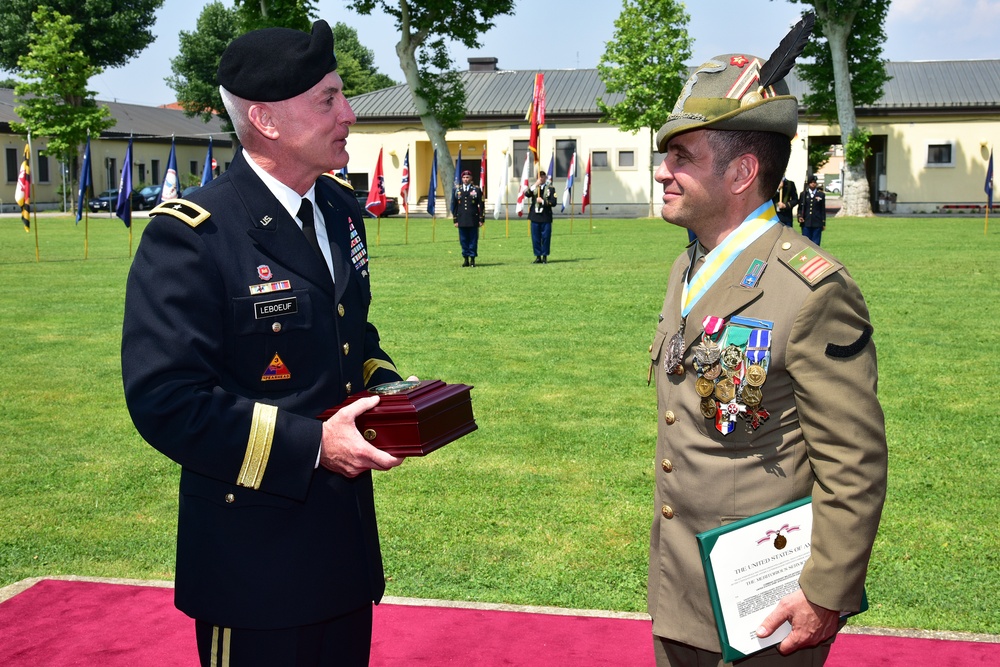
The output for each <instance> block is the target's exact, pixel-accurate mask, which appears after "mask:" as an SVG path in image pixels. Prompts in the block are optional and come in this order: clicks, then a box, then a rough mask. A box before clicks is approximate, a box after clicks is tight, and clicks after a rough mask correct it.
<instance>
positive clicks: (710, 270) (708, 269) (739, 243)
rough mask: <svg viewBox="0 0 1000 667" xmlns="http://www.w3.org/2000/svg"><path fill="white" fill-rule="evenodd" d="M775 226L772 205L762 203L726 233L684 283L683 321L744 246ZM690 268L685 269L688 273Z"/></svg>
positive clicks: (682, 298) (745, 247)
mask: <svg viewBox="0 0 1000 667" xmlns="http://www.w3.org/2000/svg"><path fill="white" fill-rule="evenodd" d="M777 223H778V214H777V213H776V212H775V210H774V204H773V203H771V202H770V201H767V202H764V203H763V204H761V205H760V207H759V208H757V210H755V211H754V212H753V213H751V214H750V215H749V216H747V219H746V220H744V221H743V222H742V223H740V226H739V227H737V228H736V229H734V230H733V231H732V232H730V233H729V236H727V237H726V238H725V239H724V240H723V241H722V243H720V244H719V245H718V246H717V247H715V248H714V249H713V250H712V251H711V252H710V253H708V254H707V255H706V256H705V265H704V266H703V267H701V269H699V271H698V273H697V275H696V276H695V278H694V280H692V281H691V282H690V283H688V282H687V281H684V289H683V291H682V292H681V317H682V318H686V317H687V316H688V314H689V313H690V312H691V309H692V308H694V306H695V304H696V303H698V301H699V300H700V299H701V297H703V296H705V292H707V291H708V290H709V289H710V288H711V287H712V285H714V284H715V283H716V281H717V280H718V279H719V277H720V276H722V274H723V273H725V271H726V269H728V268H729V266H730V265H731V264H732V263H733V262H734V261H736V258H737V257H739V256H740V253H742V252H743V251H744V250H746V249H747V247H748V246H749V245H750V244H751V243H753V242H754V241H756V240H757V239H759V238H760V237H761V236H763V235H764V232H766V231H767V230H769V229H770V228H771V227H773V226H774V225H776V224H777ZM690 270H691V269H690V268H688V271H690Z"/></svg>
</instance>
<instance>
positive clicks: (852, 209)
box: [816, 3, 872, 217]
mask: <svg viewBox="0 0 1000 667" xmlns="http://www.w3.org/2000/svg"><path fill="white" fill-rule="evenodd" d="M821 4H822V3H816V13H817V15H818V16H819V18H820V19H821V20H822V21H823V33H824V34H825V35H826V40H827V44H828V45H829V47H830V60H831V62H832V63H833V79H834V94H835V96H836V98H837V120H838V122H839V123H840V142H841V144H842V145H843V146H844V148H845V150H846V148H847V144H848V142H849V141H850V138H851V136H852V135H853V134H854V132H855V131H856V130H857V129H858V119H857V116H856V115H855V113H854V95H853V94H852V93H851V70H850V64H849V63H848V60H847V37H848V35H850V34H851V26H852V25H853V24H854V16H855V15H856V11H845V12H844V13H843V14H841V15H839V16H830V10H829V9H826V8H822V9H821V7H820V5H821ZM841 193H842V200H841V201H842V205H841V208H840V212H839V213H838V214H837V215H838V216H854V217H871V215H872V206H871V199H870V194H869V190H868V178H867V176H866V174H865V164H864V161H863V160H862V162H861V164H857V165H854V164H845V167H844V180H843V183H841Z"/></svg>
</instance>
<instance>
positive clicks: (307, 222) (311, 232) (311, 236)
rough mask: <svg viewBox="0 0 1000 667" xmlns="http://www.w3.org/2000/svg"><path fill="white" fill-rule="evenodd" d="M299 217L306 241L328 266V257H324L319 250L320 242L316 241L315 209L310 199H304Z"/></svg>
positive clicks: (300, 206)
mask: <svg viewBox="0 0 1000 667" xmlns="http://www.w3.org/2000/svg"><path fill="white" fill-rule="evenodd" d="M297 217H298V219H299V220H301V221H302V233H303V234H305V237H306V241H308V242H309V245H311V246H312V249H313V250H315V251H316V254H317V255H319V258H320V259H321V260H323V264H326V257H324V256H323V252H322V251H321V250H320V249H319V241H318V240H317V239H316V223H315V221H314V220H313V207H312V203H311V202H310V201H309V200H308V199H305V198H303V199H302V204H300V205H299V213H298V216H297Z"/></svg>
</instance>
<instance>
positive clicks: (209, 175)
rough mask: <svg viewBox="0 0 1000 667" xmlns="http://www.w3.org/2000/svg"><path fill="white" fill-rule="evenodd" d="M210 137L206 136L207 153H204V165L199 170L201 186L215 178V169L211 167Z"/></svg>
mask: <svg viewBox="0 0 1000 667" xmlns="http://www.w3.org/2000/svg"><path fill="white" fill-rule="evenodd" d="M212 162H213V160H212V137H209V138H208V153H206V154H205V167H204V169H202V170H201V187H205V186H206V185H208V183H209V181H211V180H212V179H213V178H215V171H214V170H213V169H212Z"/></svg>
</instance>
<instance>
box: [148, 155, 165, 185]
mask: <svg viewBox="0 0 1000 667" xmlns="http://www.w3.org/2000/svg"><path fill="white" fill-rule="evenodd" d="M149 167H150V170H151V171H152V172H153V185H159V184H160V181H162V180H163V179H161V178H160V161H159V160H150V161H149Z"/></svg>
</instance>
